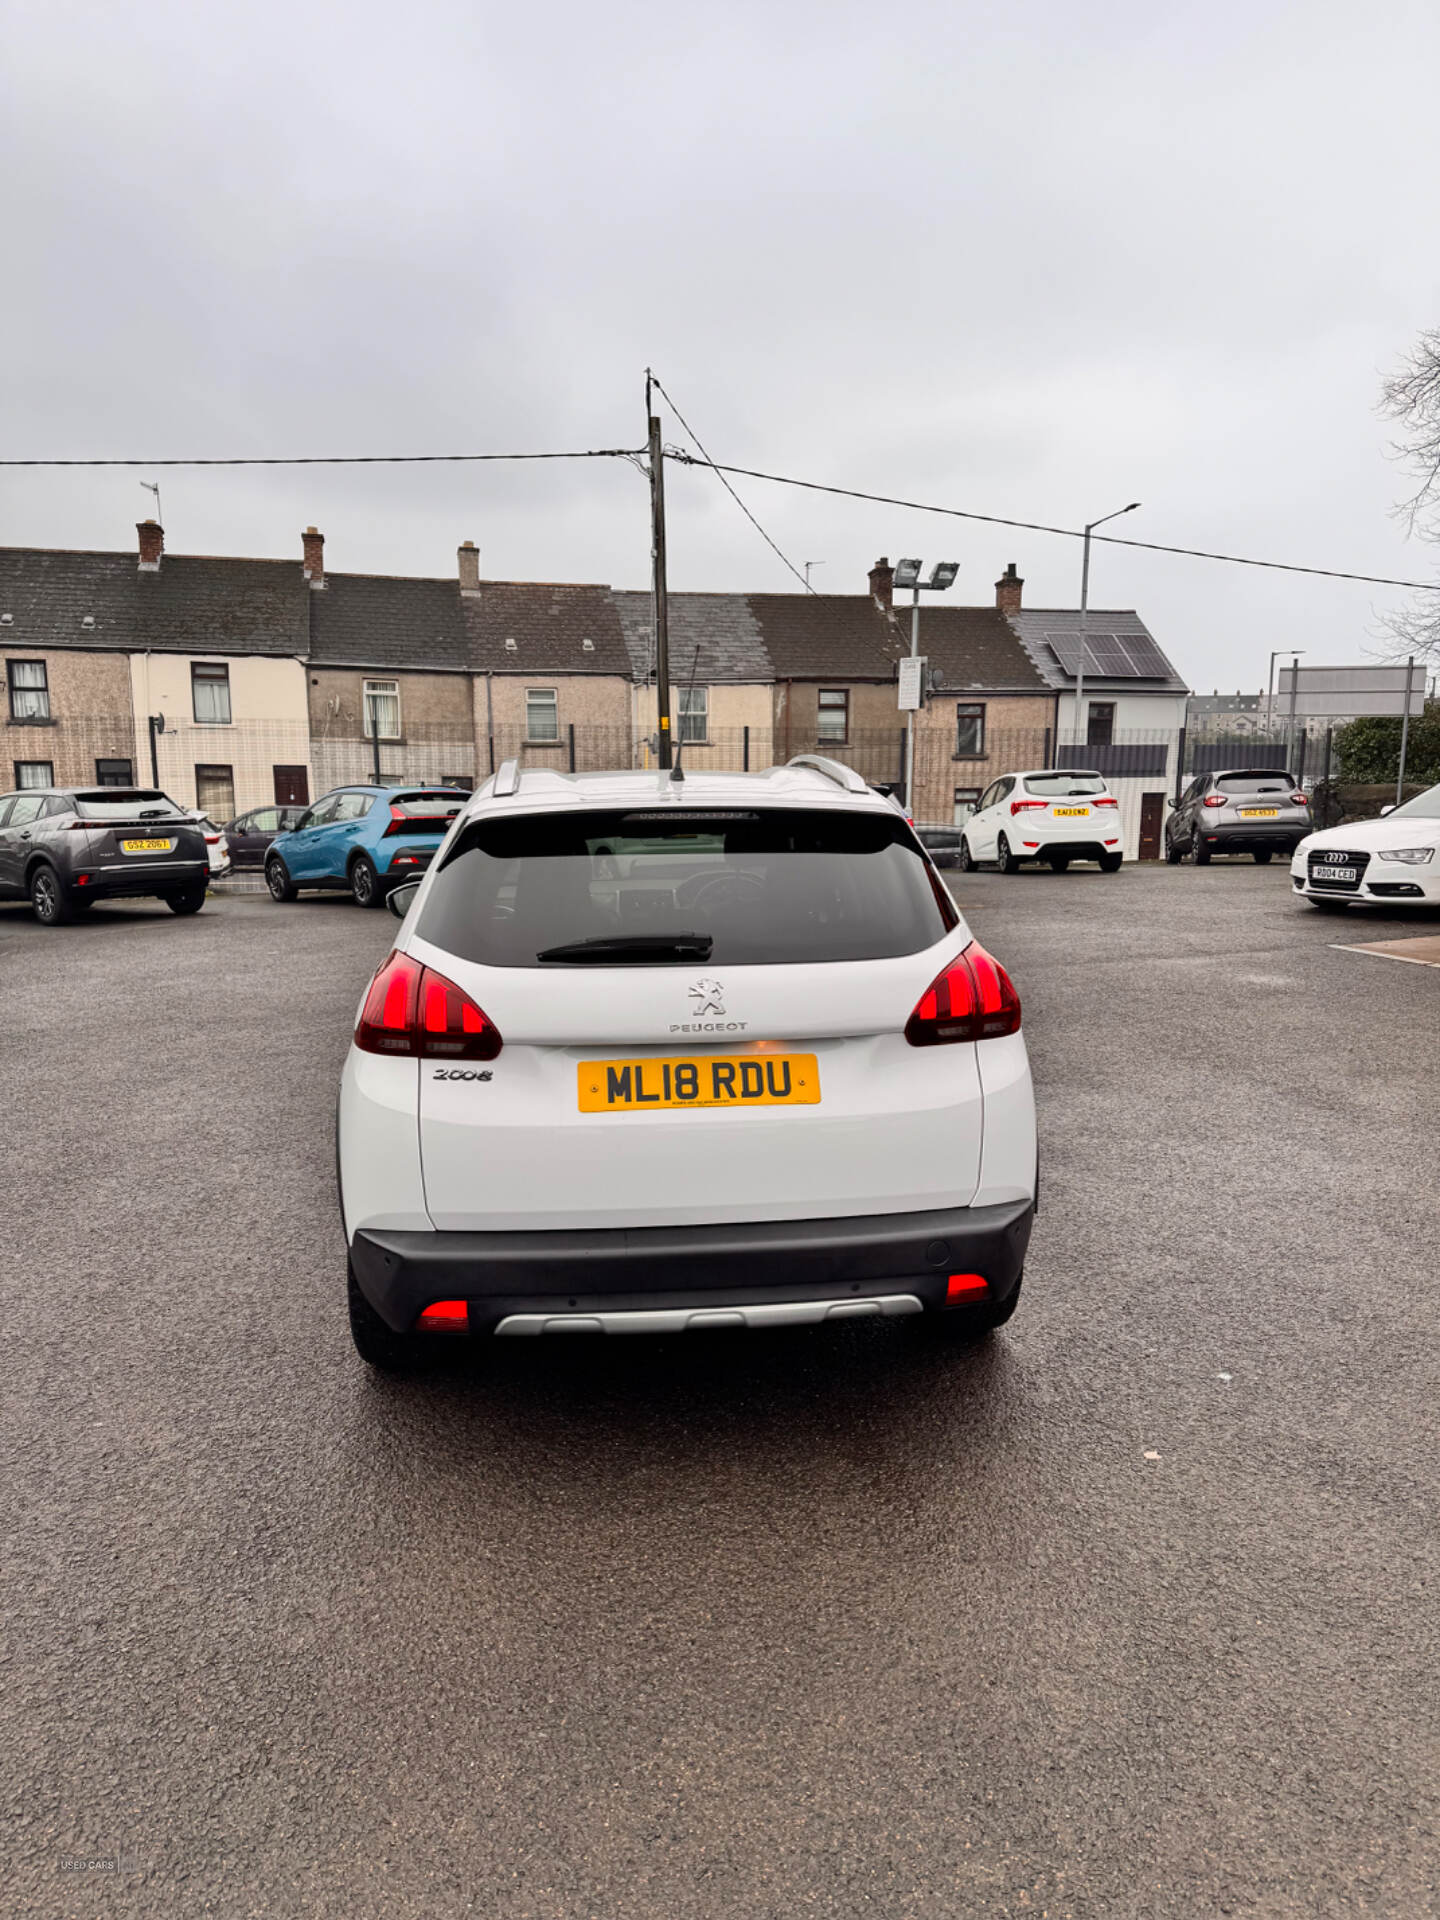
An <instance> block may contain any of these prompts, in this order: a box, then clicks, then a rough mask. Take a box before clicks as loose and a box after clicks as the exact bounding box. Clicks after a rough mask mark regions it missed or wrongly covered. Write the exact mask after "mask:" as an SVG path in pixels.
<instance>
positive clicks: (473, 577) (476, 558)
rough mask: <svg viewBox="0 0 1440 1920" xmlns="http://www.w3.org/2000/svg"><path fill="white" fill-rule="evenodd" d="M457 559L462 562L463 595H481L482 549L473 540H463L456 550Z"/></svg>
mask: <svg viewBox="0 0 1440 1920" xmlns="http://www.w3.org/2000/svg"><path fill="white" fill-rule="evenodd" d="M455 557H456V559H457V560H458V561H459V562H460V591H461V593H477V594H478V593H479V591H480V549H479V548H478V547H477V546H476V544H475V542H474V541H473V540H462V541H461V542H460V545H459V547H458V548H457V549H456V554H455Z"/></svg>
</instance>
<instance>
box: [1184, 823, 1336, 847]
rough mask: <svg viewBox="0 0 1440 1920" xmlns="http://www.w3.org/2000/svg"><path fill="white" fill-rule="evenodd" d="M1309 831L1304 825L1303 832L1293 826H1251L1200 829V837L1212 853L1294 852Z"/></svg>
mask: <svg viewBox="0 0 1440 1920" xmlns="http://www.w3.org/2000/svg"><path fill="white" fill-rule="evenodd" d="M1310 832H1311V828H1309V827H1306V828H1305V831H1304V832H1303V833H1297V832H1296V831H1295V829H1294V828H1293V827H1286V828H1285V829H1284V830H1283V831H1277V832H1270V833H1265V832H1257V831H1256V830H1254V829H1253V828H1246V829H1245V830H1244V831H1243V832H1242V831H1239V830H1237V831H1235V832H1225V831H1224V830H1223V829H1222V831H1221V832H1219V833H1206V832H1205V831H1204V830H1203V829H1202V830H1201V834H1200V838H1201V839H1202V840H1203V841H1204V843H1205V845H1206V846H1207V847H1209V849H1210V851H1211V852H1212V853H1294V851H1295V849H1296V847H1298V846H1299V844H1300V842H1301V841H1302V840H1303V839H1304V838H1305V836H1306V834H1308V833H1310Z"/></svg>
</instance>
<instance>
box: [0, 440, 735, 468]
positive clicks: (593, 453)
mask: <svg viewBox="0 0 1440 1920" xmlns="http://www.w3.org/2000/svg"><path fill="white" fill-rule="evenodd" d="M696 444H697V445H698V444H699V443H698V442H697V443H696ZM644 452H645V449H644V447H591V448H588V449H587V450H586V451H585V452H584V453H282V454H272V455H262V454H239V455H236V456H235V457H234V458H233V459H224V460H188V459H187V460H0V467H423V466H436V465H443V464H444V463H446V462H449V463H452V464H460V463H473V462H475V461H478V460H634V459H637V458H639V457H640V456H642V455H643V454H644Z"/></svg>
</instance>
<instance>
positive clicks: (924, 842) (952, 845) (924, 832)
mask: <svg viewBox="0 0 1440 1920" xmlns="http://www.w3.org/2000/svg"><path fill="white" fill-rule="evenodd" d="M915 831H916V833H917V834H918V835H919V837H920V844H921V846H922V847H924V848H925V849H926V850H927V852H928V853H929V855H930V858H931V859H932V860H933V861H934V862H935V864H936V866H937V867H958V866H959V864H960V829H959V827H917V828H916V829H915Z"/></svg>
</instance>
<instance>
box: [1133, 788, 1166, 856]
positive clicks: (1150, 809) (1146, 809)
mask: <svg viewBox="0 0 1440 1920" xmlns="http://www.w3.org/2000/svg"><path fill="white" fill-rule="evenodd" d="M1164 824H1165V796H1164V794H1163V793H1142V794H1141V796H1140V853H1139V857H1140V859H1142V860H1158V859H1159V858H1160V832H1161V829H1162V827H1163V826H1164Z"/></svg>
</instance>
